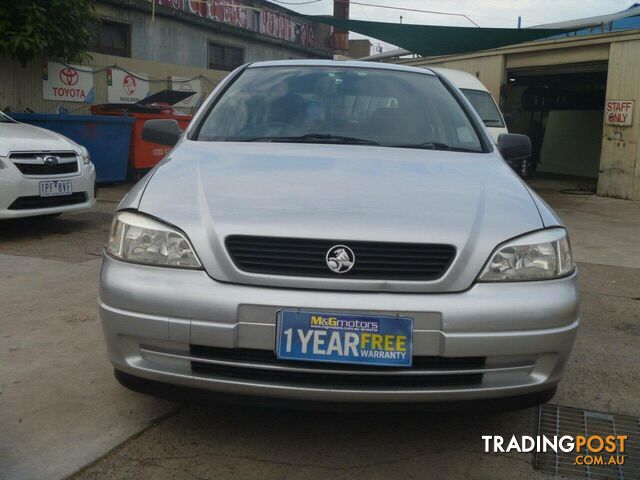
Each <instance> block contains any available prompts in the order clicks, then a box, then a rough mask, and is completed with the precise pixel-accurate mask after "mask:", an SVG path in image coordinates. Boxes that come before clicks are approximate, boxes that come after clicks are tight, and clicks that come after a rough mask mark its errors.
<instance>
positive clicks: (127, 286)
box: [99, 256, 579, 402]
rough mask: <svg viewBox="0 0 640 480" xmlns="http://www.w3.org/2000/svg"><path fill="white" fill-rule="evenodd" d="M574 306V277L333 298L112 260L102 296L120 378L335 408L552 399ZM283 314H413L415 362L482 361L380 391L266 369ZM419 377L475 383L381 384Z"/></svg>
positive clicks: (347, 378)
mask: <svg viewBox="0 0 640 480" xmlns="http://www.w3.org/2000/svg"><path fill="white" fill-rule="evenodd" d="M577 304H578V298H577V289H576V278H575V274H574V275H572V276H570V277H567V278H563V279H558V280H552V281H544V282H522V283H502V284H488V283H486V284H476V285H474V286H473V287H472V288H471V289H469V290H467V291H465V292H460V293H441V294H407V293H402V294H398V293H364V292H330V291H311V290H293V289H281V288H264V287H254V286H246V285H236V284H228V283H221V282H217V281H215V280H212V279H211V278H210V277H209V276H208V275H207V274H206V273H205V272H204V271H195V270H180V269H170V268H162V267H151V266H142V265H135V264H130V263H125V262H121V261H118V260H115V259H113V258H111V257H109V256H105V258H104V262H103V267H102V273H101V289H100V299H99V308H100V316H101V319H102V325H103V329H104V334H105V337H106V341H107V346H108V352H109V357H110V359H111V362H112V363H113V365H114V367H115V368H116V369H118V370H120V371H122V372H125V373H128V374H130V375H134V376H136V377H140V378H144V379H147V380H153V381H159V382H164V383H169V384H174V385H181V386H185V387H195V388H201V389H207V390H212V391H216V392H220V393H226V394H240V395H253V396H265V397H273V398H280V399H297V400H315V401H335V402H424V401H452V400H473V399H487V398H497V397H509V396H520V395H527V394H535V393H536V392H541V391H545V390H549V389H551V388H553V387H554V386H555V385H556V384H557V383H558V381H559V380H560V378H561V376H562V371H563V368H564V365H565V363H566V361H567V358H568V356H569V354H570V351H571V348H572V346H573V342H574V339H575V335H576V330H577V328H578V324H579V318H578V309H577ZM284 308H286V309H295V308H300V309H303V310H313V311H327V312H336V311H338V312H353V313H370V314H376V315H403V316H411V317H413V318H414V337H413V338H414V340H413V341H414V344H413V354H414V357H415V356H424V357H438V358H444V359H445V360H446V359H450V358H451V357H456V358H460V357H462V359H464V357H468V358H471V357H473V358H475V359H476V360H477V359H478V358H483V359H484V360H483V362H482V363H481V364H475V365H473V366H460V367H456V366H455V365H454V366H452V365H448V366H447V367H446V368H438V367H433V366H432V367H429V368H426V369H422V370H420V371H419V372H416V371H415V369H412V370H413V373H412V372H411V371H407V370H396V369H389V370H386V371H385V372H384V373H382V372H378V373H379V374H380V375H381V377H380V379H381V380H380V385H379V386H377V385H375V384H371V382H369V383H367V384H366V386H363V385H365V384H363V383H362V382H361V381H359V380H360V378H359V376H360V375H363V376H364V375H365V374H366V375H370V373H371V372H370V371H369V372H359V371H357V370H351V371H344V370H342V371H337V370H332V369H331V368H330V367H329V369H327V370H326V371H325V370H324V367H323V369H321V370H319V369H318V368H317V365H313V366H312V365H309V364H306V363H302V364H298V365H295V366H291V365H284V364H278V362H275V363H274V362H262V360H260V359H261V358H264V356H265V354H266V355H269V354H271V352H273V351H274V348H275V331H276V314H277V312H278V311H279V310H281V309H284ZM239 349H241V350H239ZM208 350H210V351H213V352H221V351H222V352H236V351H243V352H254V353H259V354H260V355H257V356H256V357H255V358H256V359H253V360H252V359H251V358H249V359H248V360H247V359H246V358H245V359H243V360H234V359H231V360H230V359H229V358H230V357H229V356H228V355H225V356H223V357H216V356H215V355H213V356H208V355H206V354H203V353H202V352H206V351H208ZM195 365H200V366H202V365H210V366H214V367H216V368H215V369H211V370H210V371H207V370H206V369H205V370H203V369H201V368H195ZM461 365H463V364H461ZM223 367H224V368H223ZM340 372H342V373H340ZM417 373H418V374H420V375H423V376H425V377H424V378H436V377H438V376H443V375H446V376H447V378H448V379H449V378H453V379H456V378H470V377H469V376H473V379H474V381H473V382H469V383H468V384H465V382H455V381H453V382H448V383H447V382H444V383H443V382H431V381H429V382H426V383H425V384H424V385H420V384H418V385H416V382H415V381H413V382H411V383H410V384H407V385H410V386H403V385H402V382H397V381H395V382H393V383H394V385H396V386H394V387H390V386H388V385H386V384H385V377H386V376H388V375H393V376H394V377H395V376H398V375H400V376H405V375H415V374H417ZM327 375H328V376H329V378H334V379H335V378H337V377H335V375H339V376H340V381H339V382H335V383H332V381H331V380H329V381H328V382H325V383H322V382H320V381H318V379H319V378H324V379H326V376H327ZM332 375H333V377H331V376H332ZM405 378H406V377H405ZM351 379H353V381H351ZM394 380H397V378H395V379H394Z"/></svg>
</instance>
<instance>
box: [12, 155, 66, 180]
mask: <svg viewBox="0 0 640 480" xmlns="http://www.w3.org/2000/svg"><path fill="white" fill-rule="evenodd" d="M48 156H53V157H56V158H57V160H58V164H57V165H45V163H44V158H45V157H48ZM9 159H10V160H11V161H12V162H13V164H14V165H15V166H16V167H17V168H18V170H20V172H21V173H22V174H23V175H64V174H69V173H76V172H78V160H77V155H76V153H75V152H15V153H11V154H10V155H9Z"/></svg>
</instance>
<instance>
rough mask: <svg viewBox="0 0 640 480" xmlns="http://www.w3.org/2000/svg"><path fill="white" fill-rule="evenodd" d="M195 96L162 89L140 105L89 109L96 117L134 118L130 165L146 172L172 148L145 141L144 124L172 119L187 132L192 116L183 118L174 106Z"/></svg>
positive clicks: (118, 104) (121, 104)
mask: <svg viewBox="0 0 640 480" xmlns="http://www.w3.org/2000/svg"><path fill="white" fill-rule="evenodd" d="M193 94H194V92H178V91H175V90H163V91H162V92H159V93H156V94H154V95H151V96H149V97H147V98H145V99H144V100H142V101H141V102H139V103H133V104H129V103H106V104H102V105H93V106H92V107H91V108H90V109H89V110H90V111H91V113H92V114H94V115H109V116H121V115H127V116H130V117H133V118H135V120H136V121H135V123H134V124H133V129H132V131H131V142H130V146H129V166H130V168H131V169H133V170H147V169H150V168H152V167H153V166H154V165H155V164H157V163H158V162H159V161H160V160H162V159H163V158H164V157H165V155H166V154H167V153H168V152H169V151H170V150H171V147H168V146H166V145H160V144H158V143H151V142H147V141H145V140H143V139H142V127H144V122H146V121H147V120H152V119H173V120H176V121H177V122H178V125H180V128H181V129H182V130H184V129H185V128H187V126H188V125H189V122H191V119H192V118H193V115H181V114H179V113H178V112H176V111H175V110H174V109H173V105H175V104H176V103H178V102H181V101H182V100H184V99H185V98H188V97H190V96H191V95H193Z"/></svg>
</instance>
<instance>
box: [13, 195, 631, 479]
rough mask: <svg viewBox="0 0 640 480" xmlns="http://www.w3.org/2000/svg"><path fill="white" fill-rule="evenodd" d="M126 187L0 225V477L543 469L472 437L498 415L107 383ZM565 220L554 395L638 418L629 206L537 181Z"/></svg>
mask: <svg viewBox="0 0 640 480" xmlns="http://www.w3.org/2000/svg"><path fill="white" fill-rule="evenodd" d="M125 189H126V187H116V188H109V189H103V190H102V191H101V193H100V196H99V200H100V201H99V204H98V208H97V209H96V210H95V211H92V212H90V213H82V214H73V215H64V216H61V217H59V218H57V219H52V220H35V219H32V220H23V221H11V222H5V223H1V224H0V296H1V297H2V301H1V302H0V318H1V319H2V320H1V323H0V325H1V329H0V389H1V391H0V432H1V433H0V472H2V473H1V475H0V477H2V478H7V479H40V478H42V479H57V478H64V477H66V476H69V475H72V474H75V476H74V478H90V479H97V478H122V479H125V478H127V479H129V478H155V479H170V478H180V479H185V478H186V479H189V478H194V479H204V478H231V477H234V478H236V477H240V478H244V477H257V478H274V479H276V478H277V479H282V478H300V477H302V476H305V477H307V478H326V477H327V476H331V477H336V478H349V479H358V478H396V477H400V476H403V477H406V478H459V477H463V476H464V477H467V478H492V479H502V478H504V479H513V478H525V479H526V478H541V479H542V478H549V477H547V476H546V475H544V474H541V473H539V472H536V471H534V470H533V468H532V466H531V456H530V455H527V454H522V455H519V454H504V455H489V454H484V453H482V441H481V435H487V434H495V435H500V434H502V435H505V436H511V435H513V434H533V433H534V432H535V409H530V410H524V411H518V412H510V413H505V414H500V415H476V414H474V412H473V411H470V412H468V413H467V414H465V415H442V414H439V415H433V414H431V415H429V414H415V413H411V414H409V413H403V412H401V411H398V412H391V413H386V414H376V415H372V414H364V413H361V414H354V413H326V412H324V413H318V412H299V411H282V410H261V409H250V408H246V407H230V406H218V405H212V406H211V407H208V408H204V407H194V406H182V405H177V404H172V403H169V402H165V401H161V400H156V399H154V398H151V397H146V396H143V395H139V394H135V393H132V392H129V391H127V390H125V389H123V388H122V387H120V386H119V385H118V384H117V383H116V381H115V380H114V379H113V376H112V373H111V368H110V366H109V364H108V361H107V359H106V353H105V349H104V345H103V342H102V333H101V331H100V324H99V321H98V318H97V311H96V305H95V302H96V296H97V280H98V272H99V267H100V259H99V255H100V251H101V248H102V244H103V242H104V238H105V236H106V233H107V230H108V227H109V223H110V220H111V214H112V212H113V210H114V208H115V206H116V204H117V201H118V199H119V198H120V197H121V196H122V194H123V193H124V191H125ZM541 193H542V194H543V196H544V197H545V199H546V200H547V201H548V202H549V203H550V204H551V205H552V206H554V208H555V209H556V211H557V212H558V213H559V214H560V215H561V216H562V217H563V219H564V220H565V222H566V223H567V226H568V227H569V230H570V233H571V237H572V241H573V247H574V254H575V257H576V259H577V261H578V262H579V268H580V290H581V295H582V300H581V302H582V303H581V308H582V320H583V326H582V328H581V330H580V331H579V334H578V339H577V344H576V347H575V349H574V353H573V356H572V358H571V361H570V364H569V369H568V372H567V377H566V379H565V380H564V381H563V383H562V384H561V386H560V388H559V390H558V393H557V395H556V397H555V398H554V400H553V402H554V403H558V404H563V405H571V406H576V407H582V408H589V409H594V410H600V411H607V412H614V413H622V414H632V415H639V414H640V401H639V400H638V398H639V393H640V392H639V391H638V385H639V384H640V372H639V371H638V369H637V358H638V341H639V339H640V248H638V245H639V242H640V240H639V239H640V203H637V202H636V203H632V202H625V201H620V200H612V199H604V198H599V197H596V196H568V195H562V194H559V193H557V192H556V191H554V190H541Z"/></svg>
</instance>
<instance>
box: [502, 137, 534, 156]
mask: <svg viewBox="0 0 640 480" xmlns="http://www.w3.org/2000/svg"><path fill="white" fill-rule="evenodd" d="M498 150H500V153H501V154H502V158H504V159H505V160H506V161H507V162H510V161H511V162H512V161H515V160H524V159H527V158H529V157H530V156H531V153H532V151H533V149H532V148H531V139H529V137H527V136H526V135H520V134H519V133H503V134H502V135H500V136H499V137H498Z"/></svg>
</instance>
